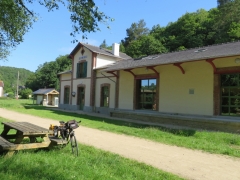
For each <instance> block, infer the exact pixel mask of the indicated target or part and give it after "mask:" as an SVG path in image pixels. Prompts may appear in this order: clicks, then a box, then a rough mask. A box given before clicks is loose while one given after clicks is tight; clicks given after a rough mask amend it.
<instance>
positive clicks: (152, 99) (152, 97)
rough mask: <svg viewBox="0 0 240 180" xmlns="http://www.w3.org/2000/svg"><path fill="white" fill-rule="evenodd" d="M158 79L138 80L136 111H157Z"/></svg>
mask: <svg viewBox="0 0 240 180" xmlns="http://www.w3.org/2000/svg"><path fill="white" fill-rule="evenodd" d="M156 89H157V80H156V79H138V80H137V81H136V109H149V110H156V106H157V104H156V103H157V102H156Z"/></svg>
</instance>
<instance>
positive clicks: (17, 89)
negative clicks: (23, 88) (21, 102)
mask: <svg viewBox="0 0 240 180" xmlns="http://www.w3.org/2000/svg"><path fill="white" fill-rule="evenodd" d="M18 80H19V71H18V76H17V95H16V99H18Z"/></svg>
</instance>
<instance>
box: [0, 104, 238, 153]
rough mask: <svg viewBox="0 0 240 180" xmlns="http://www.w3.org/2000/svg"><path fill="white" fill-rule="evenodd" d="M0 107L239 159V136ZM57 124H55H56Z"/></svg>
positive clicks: (17, 106)
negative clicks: (79, 122) (80, 121)
mask: <svg viewBox="0 0 240 180" xmlns="http://www.w3.org/2000/svg"><path fill="white" fill-rule="evenodd" d="M0 107H4V108H7V109H11V110H14V111H17V112H21V113H25V114H31V115H35V116H40V117H45V118H51V119H55V120H64V121H67V120H70V119H76V120H82V123H81V125H82V126H86V127H91V128H96V129H100V130H104V131H110V132H114V133H119V134H126V135H131V136H136V137H140V138H144V139H149V140H153V141H156V142H161V143H165V144H170V145H176V146H181V147H186V148H190V149H197V150H203V151H206V152H210V153H215V154H224V155H229V156H234V157H240V135H239V134H231V133H224V132H209V131H195V130H177V129H168V128H162V127H153V126H147V125H140V124H134V123H129V122H124V121H117V120H111V119H106V118H101V117H92V116H87V115H81V114H76V113H68V112H62V111H56V110H52V109H49V108H46V107H43V106H36V105H31V104H29V101H26V100H0ZM56 124H57V122H56Z"/></svg>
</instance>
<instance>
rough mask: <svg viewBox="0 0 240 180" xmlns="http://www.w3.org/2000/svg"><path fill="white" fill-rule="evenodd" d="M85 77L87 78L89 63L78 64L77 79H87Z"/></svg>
mask: <svg viewBox="0 0 240 180" xmlns="http://www.w3.org/2000/svg"><path fill="white" fill-rule="evenodd" d="M85 77H87V62H80V63H77V74H76V78H85Z"/></svg>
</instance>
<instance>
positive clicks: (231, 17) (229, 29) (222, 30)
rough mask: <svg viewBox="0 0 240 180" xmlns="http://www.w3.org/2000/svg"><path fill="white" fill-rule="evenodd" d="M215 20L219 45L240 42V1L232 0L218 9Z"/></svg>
mask: <svg viewBox="0 0 240 180" xmlns="http://www.w3.org/2000/svg"><path fill="white" fill-rule="evenodd" d="M218 11H219V12H218V15H217V16H216V19H215V24H214V25H215V26H214V28H215V30H216V32H217V36H216V40H217V42H218V43H223V42H228V41H235V40H240V18H239V16H240V0H232V1H231V2H228V3H226V4H225V5H224V6H220V7H218Z"/></svg>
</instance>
